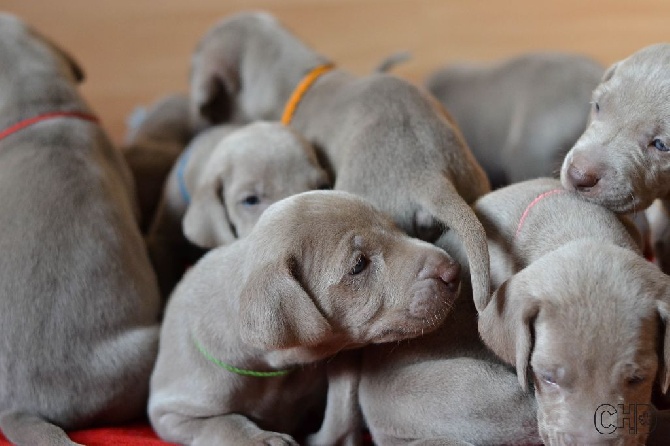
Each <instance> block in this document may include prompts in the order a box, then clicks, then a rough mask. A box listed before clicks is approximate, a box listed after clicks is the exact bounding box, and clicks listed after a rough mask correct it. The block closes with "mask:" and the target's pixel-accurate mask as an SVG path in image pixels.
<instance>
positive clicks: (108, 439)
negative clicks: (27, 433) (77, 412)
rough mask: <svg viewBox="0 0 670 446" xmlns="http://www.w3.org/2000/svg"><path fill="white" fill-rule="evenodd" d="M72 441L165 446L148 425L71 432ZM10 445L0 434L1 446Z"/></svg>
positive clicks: (89, 444) (88, 445) (91, 444)
mask: <svg viewBox="0 0 670 446" xmlns="http://www.w3.org/2000/svg"><path fill="white" fill-rule="evenodd" d="M69 435H70V438H72V441H74V442H77V443H81V444H84V445H86V446H111V445H114V446H165V445H169V444H172V443H166V442H164V441H162V440H160V439H159V438H158V437H157V436H156V434H155V433H154V431H153V429H151V426H149V425H148V424H133V425H129V426H123V427H102V428H97V429H86V430H81V431H74V432H69ZM9 445H10V443H9V442H8V441H7V440H6V439H5V437H3V436H2V434H0V446H9Z"/></svg>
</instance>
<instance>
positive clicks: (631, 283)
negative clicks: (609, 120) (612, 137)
mask: <svg viewBox="0 0 670 446" xmlns="http://www.w3.org/2000/svg"><path fill="white" fill-rule="evenodd" d="M475 212H476V214H477V216H478V217H479V218H480V220H481V221H482V223H483V225H484V227H485V228H486V231H487V235H488V237H489V249H490V254H491V277H492V287H493V288H495V289H497V291H496V292H495V293H494V296H493V299H492V301H491V303H490V304H489V306H488V307H487V308H486V309H485V310H484V311H482V312H480V315H479V332H480V334H481V336H482V339H483V340H484V342H485V343H486V345H487V346H489V347H490V348H491V349H492V351H494V352H495V353H496V354H498V355H499V356H500V357H501V359H503V360H504V361H505V362H507V363H509V364H511V365H514V366H516V369H517V375H518V378H519V382H520V383H521V386H522V388H524V389H526V388H528V377H527V373H528V374H529V375H530V376H531V381H532V383H533V385H534V386H535V396H536V398H537V403H538V412H537V419H538V426H539V430H540V434H541V437H542V441H543V442H545V444H550V445H570V444H602V443H599V442H602V441H610V442H614V441H619V442H623V443H625V444H643V443H636V441H637V442H640V441H641V442H644V441H645V438H646V434H647V433H648V431H649V430H648V429H647V430H646V431H645V430H644V429H639V430H638V431H637V432H636V434H634V435H631V434H629V433H628V432H627V430H625V429H622V428H618V429H613V428H612V426H620V425H621V424H622V423H623V420H624V417H625V414H627V413H629V412H628V411H629V410H630V408H631V407H633V406H632V404H638V405H640V406H639V407H640V408H645V409H647V410H650V409H651V406H650V405H649V404H650V397H651V389H652V385H653V383H654V381H655V379H656V372H657V368H658V364H659V357H658V354H657V351H659V350H658V348H659V344H658V338H659V336H660V334H661V333H662V330H661V326H660V325H659V323H658V319H659V317H660V318H661V319H662V320H664V321H665V320H666V319H667V317H668V312H667V311H668V303H670V294H668V292H669V291H670V288H668V285H669V284H670V282H669V279H668V278H667V276H665V275H664V274H662V273H661V272H660V271H658V269H657V268H655V267H654V265H652V264H651V263H649V262H647V261H646V260H645V259H644V258H643V257H642V256H641V255H640V246H639V240H637V239H636V236H637V234H636V232H637V231H636V228H635V226H634V225H633V224H632V223H631V222H630V221H629V220H628V219H627V218H626V217H624V216H621V215H616V214H614V213H612V212H611V211H609V210H607V209H605V208H603V207H601V206H599V205H596V204H592V203H589V202H587V201H585V200H583V199H582V198H581V197H579V196H578V195H577V194H574V193H573V192H569V191H566V190H564V189H562V188H561V187H560V184H559V182H558V181H557V180H550V179H539V180H533V181H527V182H523V183H518V184H515V185H511V186H508V187H506V188H503V189H500V190H498V191H495V192H492V193H490V194H488V195H486V196H484V197H482V198H481V199H480V200H478V201H477V203H476V204H475ZM557 212H560V218H557ZM447 242H448V241H447ZM660 351H662V349H661V350H660ZM664 355H665V357H663V356H662V357H661V359H660V360H661V364H663V363H666V364H667V362H668V360H669V359H668V357H667V354H664ZM664 376H665V375H661V377H662V380H661V381H662V383H663V387H664V388H666V386H667V384H666V380H667V378H665V377H664ZM619 404H621V405H622V406H621V407H619V406H618V405H619ZM601 405H610V406H612V407H614V408H618V409H617V410H618V411H619V417H618V418H617V417H616V414H615V413H612V414H609V415H607V416H604V415H603V418H602V426H594V416H596V415H597V410H598V408H599V407H600V406H601ZM607 407H609V406H607ZM599 420H600V419H599ZM608 444H614V443H608ZM616 444H619V443H616Z"/></svg>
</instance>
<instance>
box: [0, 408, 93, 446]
mask: <svg viewBox="0 0 670 446" xmlns="http://www.w3.org/2000/svg"><path fill="white" fill-rule="evenodd" d="M0 430H2V433H3V434H4V435H5V437H7V439H8V440H9V441H11V442H12V443H13V444H15V445H17V446H81V445H79V443H75V442H73V441H72V440H70V438H69V437H68V436H67V434H66V433H65V431H64V430H63V429H61V428H60V427H58V426H56V425H53V424H51V423H49V422H47V421H45V420H43V419H42V418H40V417H38V416H37V415H33V414H29V413H24V412H18V411H5V412H3V413H1V414H0Z"/></svg>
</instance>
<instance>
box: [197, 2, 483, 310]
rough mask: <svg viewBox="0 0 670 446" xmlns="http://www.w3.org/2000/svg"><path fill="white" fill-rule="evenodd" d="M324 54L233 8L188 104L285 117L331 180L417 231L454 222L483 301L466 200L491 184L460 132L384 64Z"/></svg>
mask: <svg viewBox="0 0 670 446" xmlns="http://www.w3.org/2000/svg"><path fill="white" fill-rule="evenodd" d="M327 62H328V61H327V59H326V58H325V57H323V56H321V55H319V54H318V53H316V52H315V51H313V50H312V49H310V48H309V47H308V46H306V45H305V44H304V43H302V42H301V41H300V40H298V39H297V38H296V37H295V36H293V35H292V34H291V33H290V32H289V31H287V30H286V29H285V28H284V27H283V26H282V25H281V24H280V23H279V22H278V21H277V20H276V19H275V18H274V17H272V16H271V15H269V14H265V13H241V14H236V15H233V16H231V17H229V18H227V19H225V20H223V21H222V22H220V23H219V24H218V25H216V26H215V27H214V28H212V29H211V30H210V31H209V32H207V33H206V35H205V36H204V37H203V39H202V40H201V41H200V43H199V45H198V48H197V49H196V52H195V54H194V56H193V63H192V73H193V75H192V77H191V99H192V106H193V111H194V113H195V114H197V115H198V116H201V117H205V118H207V119H209V120H210V122H212V123H216V122H221V121H224V120H231V121H242V122H245V121H249V120H257V119H280V118H282V121H283V122H284V123H290V125H291V126H292V127H294V128H295V129H296V130H297V131H299V132H300V133H301V134H302V135H304V136H305V138H306V139H307V140H308V141H310V142H311V143H312V144H314V146H315V147H316V149H317V150H318V153H319V157H320V160H321V161H322V164H323V165H324V166H326V168H327V169H329V170H330V171H331V173H333V174H334V178H335V189H339V190H344V191H348V192H351V193H355V194H357V195H360V196H362V197H364V198H366V199H367V200H368V201H370V202H371V203H372V204H373V205H374V206H376V207H377V208H378V209H380V210H381V211H383V212H386V213H387V214H389V215H391V216H392V218H393V219H394V220H395V222H396V224H398V225H399V226H400V227H401V228H402V229H403V230H404V231H406V232H407V233H408V234H410V235H412V236H417V237H419V238H421V239H423V240H427V241H435V240H436V239H437V237H439V235H440V234H441V233H442V232H444V231H445V227H446V226H448V227H450V228H451V229H453V230H454V231H455V232H456V233H457V234H458V235H459V236H460V237H461V239H462V240H463V241H464V245H465V247H466V249H467V252H468V261H469V263H470V271H471V272H472V281H473V286H474V295H475V297H474V298H475V302H476V303H477V305H478V307H481V308H483V306H485V304H486V301H487V299H488V298H489V288H488V284H489V274H488V254H487V250H486V237H485V234H484V231H483V229H482V227H481V224H480V223H479V222H478V221H477V219H476V217H475V216H474V214H473V212H472V209H471V208H470V207H469V206H468V204H467V203H471V202H473V201H474V200H475V199H476V198H477V197H479V196H480V195H482V194H484V193H485V192H487V191H488V190H489V183H488V180H487V178H486V175H485V173H484V171H483V170H482V169H481V167H480V166H479V165H478V164H477V162H476V161H475V159H474V157H473V156H472V153H471V152H470V150H469V149H468V147H467V145H466V144H465V142H464V141H463V138H462V136H461V134H460V132H459V131H458V129H457V128H456V126H455V125H454V124H453V122H451V121H450V118H449V117H448V116H447V114H446V112H445V111H444V109H443V108H442V107H441V106H440V105H439V103H437V101H436V100H435V99H434V98H432V96H430V95H429V94H428V93H427V92H425V91H423V90H421V89H419V88H417V87H416V86H414V85H412V84H410V83H409V82H407V81H405V80H402V79H400V78H398V77H395V76H392V75H389V74H384V73H375V74H371V75H369V76H365V77H360V78H358V77H355V76H353V75H351V74H350V73H348V72H346V71H344V70H339V69H333V68H332V65H330V64H328V63H327Z"/></svg>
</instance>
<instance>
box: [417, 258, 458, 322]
mask: <svg viewBox="0 0 670 446" xmlns="http://www.w3.org/2000/svg"><path fill="white" fill-rule="evenodd" d="M460 275H461V267H460V265H459V264H458V263H456V262H453V261H446V260H442V261H439V262H429V263H428V264H427V265H426V266H424V268H422V269H421V271H420V272H419V275H418V279H419V282H418V289H417V290H416V292H415V294H414V298H413V300H412V303H411V305H410V314H411V315H412V316H414V317H419V318H431V317H434V316H435V315H436V314H438V313H442V314H444V313H445V311H444V310H448V309H449V308H451V306H452V305H453V303H454V301H455V300H456V298H457V297H458V289H459V285H460Z"/></svg>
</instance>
